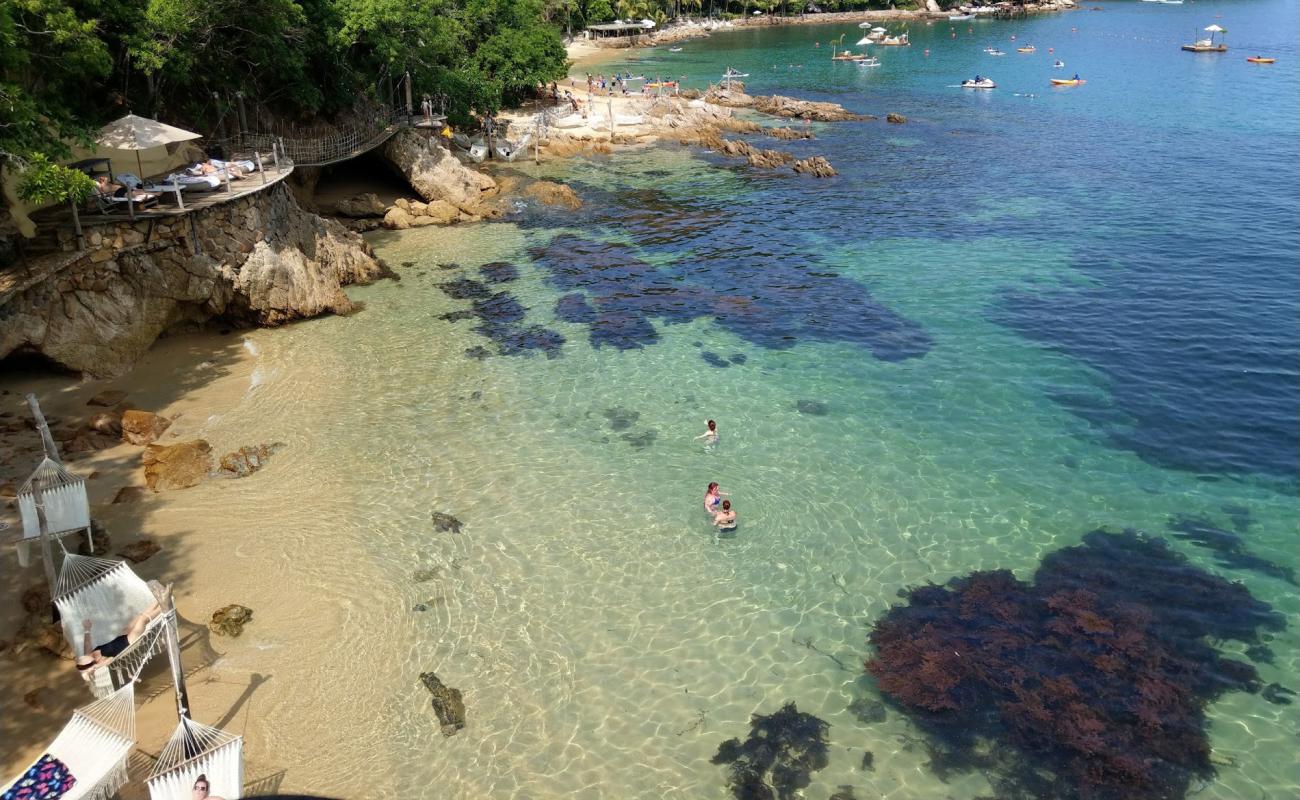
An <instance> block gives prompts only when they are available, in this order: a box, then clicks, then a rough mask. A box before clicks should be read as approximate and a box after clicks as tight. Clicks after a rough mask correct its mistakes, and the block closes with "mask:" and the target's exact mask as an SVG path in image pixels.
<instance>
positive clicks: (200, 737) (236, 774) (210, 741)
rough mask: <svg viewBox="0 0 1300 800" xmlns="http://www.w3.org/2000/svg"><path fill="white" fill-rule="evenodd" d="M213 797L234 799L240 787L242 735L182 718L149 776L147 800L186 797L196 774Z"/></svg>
mask: <svg viewBox="0 0 1300 800" xmlns="http://www.w3.org/2000/svg"><path fill="white" fill-rule="evenodd" d="M200 775H206V776H207V778H208V786H209V792H210V793H211V794H212V796H214V797H225V798H228V800H237V799H238V798H239V797H240V796H241V795H242V792H243V787H244V738H243V737H242V736H236V735H234V734H233V733H227V732H225V731H223V730H221V729H219V728H213V727H211V726H208V725H204V724H202V723H199V722H195V721H194V720H192V719H187V718H182V719H181V721H180V724H179V725H177V726H176V731H175V732H174V733H173V734H172V738H171V739H170V740H168V742H167V746H166V747H164V748H163V751H162V754H161V755H159V756H158V761H157V762H155V763H154V767H153V772H152V773H151V774H150V775H149V779H148V781H146V783H148V785H149V797H150V798H151V800H186V798H189V797H191V796H192V795H191V792H190V790H191V789H192V788H193V786H194V781H195V780H196V779H197V778H198V777H199V776H200Z"/></svg>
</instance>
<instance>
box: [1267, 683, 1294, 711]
mask: <svg viewBox="0 0 1300 800" xmlns="http://www.w3.org/2000/svg"><path fill="white" fill-rule="evenodd" d="M1259 696H1260V697H1262V698H1264V699H1265V700H1267V701H1268V702H1270V703H1272V704H1273V705H1275V706H1289V705H1291V698H1292V697H1295V692H1293V691H1291V690H1290V689H1288V688H1286V687H1285V686H1283V685H1281V684H1280V683H1270V684H1269V685H1268V686H1265V687H1264V689H1263V691H1261V692H1260V693H1259Z"/></svg>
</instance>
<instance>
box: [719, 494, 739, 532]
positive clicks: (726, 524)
mask: <svg viewBox="0 0 1300 800" xmlns="http://www.w3.org/2000/svg"><path fill="white" fill-rule="evenodd" d="M713 527H715V528H717V529H718V530H720V531H729V530H732V529H734V528H735V527H736V512H734V511H732V510H731V501H730V500H723V501H722V510H721V511H716V512H714V514H713Z"/></svg>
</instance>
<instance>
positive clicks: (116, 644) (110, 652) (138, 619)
mask: <svg viewBox="0 0 1300 800" xmlns="http://www.w3.org/2000/svg"><path fill="white" fill-rule="evenodd" d="M149 590H150V591H152V592H153V596H154V601H153V605H151V606H149V607H148V608H146V609H145V610H144V611H141V612H140V613H139V614H136V615H135V616H134V617H132V618H131V621H130V622H128V623H127V624H126V628H125V629H124V630H123V631H122V632H121V633H119V634H118V635H117V636H116V637H114V638H113V639H110V640H109V641H108V642H105V643H104V644H101V645H99V646H98V647H94V646H92V645H91V643H90V642H91V638H90V629H91V627H92V626H93V624H94V623H92V622H91V621H90V620H89V619H86V620H83V621H82V623H81V628H82V630H83V631H84V632H85V633H84V636H83V638H82V642H81V649H82V652H84V653H85V655H84V656H77V661H76V664H77V669H78V671H80V672H81V674H82V677H84V678H85V679H86V680H90V676H91V674H92V673H93V672H94V670H95V668H97V667H102V666H105V665H107V664H108V663H110V662H111V661H112V660H113V659H115V658H117V657H118V656H119V655H121V653H122V651H123V650H125V649H126V648H128V647H130V646H131V645H132V644H134V643H135V640H136V639H139V638H140V637H141V636H143V635H144V631H145V628H147V627H148V626H149V623H150V622H152V621H153V620H154V619H156V618H157V617H158V615H160V614H162V613H163V612H164V611H166V609H167V606H168V604H169V603H170V602H171V596H172V585H171V584H170V583H169V584H167V585H166V586H163V585H162V584H160V583H158V581H149Z"/></svg>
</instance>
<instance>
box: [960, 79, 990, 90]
mask: <svg viewBox="0 0 1300 800" xmlns="http://www.w3.org/2000/svg"><path fill="white" fill-rule="evenodd" d="M961 88H963V89H996V88H998V85H997V84H996V83H994V82H993V79H992V78H980V79H979V80H975V79H974V78H968V79H966V80H964V81H962V82H961Z"/></svg>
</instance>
